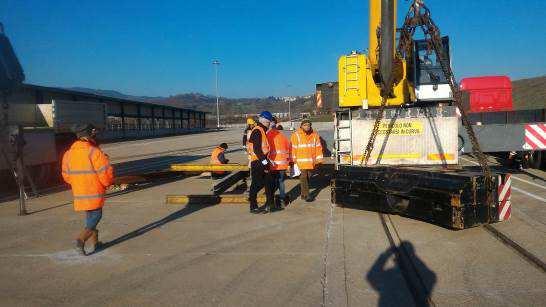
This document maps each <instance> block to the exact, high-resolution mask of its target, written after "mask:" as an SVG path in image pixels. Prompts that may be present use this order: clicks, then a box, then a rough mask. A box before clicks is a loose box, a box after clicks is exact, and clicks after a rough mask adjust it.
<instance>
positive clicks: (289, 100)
mask: <svg viewBox="0 0 546 307" xmlns="http://www.w3.org/2000/svg"><path fill="white" fill-rule="evenodd" d="M286 87H287V88H288V121H289V122H290V130H294V123H292V110H291V103H292V97H291V96H290V92H292V91H290V88H291V87H292V85H290V84H289V85H287V86H286Z"/></svg>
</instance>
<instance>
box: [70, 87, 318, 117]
mask: <svg viewBox="0 0 546 307" xmlns="http://www.w3.org/2000/svg"><path fill="white" fill-rule="evenodd" d="M69 89H70V90H73V91H78V92H84V93H90V94H95V95H102V96H108V97H112V98H120V99H128V100H135V101H143V102H151V103H155V104H160V105H166V106H174V107H179V108H187V109H192V110H198V111H205V112H210V113H213V114H215V113H216V97H214V96H209V95H204V94H201V93H185V94H178V95H174V96H169V97H147V96H131V95H126V94H123V93H120V92H118V91H114V90H99V89H91V88H85V87H72V88H69ZM292 99H293V101H292V102H291V111H292V112H293V113H294V114H298V113H300V112H312V111H313V109H314V107H315V102H314V101H315V100H314V96H313V95H308V96H305V97H292ZM263 110H269V111H270V112H273V113H286V112H288V102H287V101H286V100H285V99H284V98H281V97H273V96H270V97H262V98H260V97H257V98H226V97H220V114H221V115H222V117H236V116H240V115H244V114H257V113H259V112H261V111H263Z"/></svg>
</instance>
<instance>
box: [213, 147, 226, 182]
mask: <svg viewBox="0 0 546 307" xmlns="http://www.w3.org/2000/svg"><path fill="white" fill-rule="evenodd" d="M227 149H228V145H227V144H226V143H222V144H220V145H218V147H216V148H214V149H213V150H212V153H211V155H210V164H214V165H220V164H228V162H229V159H226V156H225V152H226V150H227ZM225 173H226V172H225V171H214V172H212V174H213V175H224V174H225Z"/></svg>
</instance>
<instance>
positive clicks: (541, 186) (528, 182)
mask: <svg viewBox="0 0 546 307" xmlns="http://www.w3.org/2000/svg"><path fill="white" fill-rule="evenodd" d="M512 178H514V179H515V180H518V181H521V182H525V183H527V184H530V185H532V186H535V187H538V188H541V189H544V190H546V186H543V185H540V184H537V183H534V182H531V181H529V180H525V179H521V178H518V177H515V176H514V175H512Z"/></svg>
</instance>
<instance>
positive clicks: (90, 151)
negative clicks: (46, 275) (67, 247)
mask: <svg viewBox="0 0 546 307" xmlns="http://www.w3.org/2000/svg"><path fill="white" fill-rule="evenodd" d="M72 131H73V132H74V133H75V134H76V137H77V140H76V141H75V142H74V143H73V144H72V146H71V147H70V149H68V151H66V153H65V154H64V156H63V159H62V177H63V179H64V181H65V182H66V183H68V184H69V185H70V187H71V188H72V195H73V197H74V210H75V211H79V212H85V228H84V229H83V230H82V231H81V232H80V234H79V236H78V237H77V238H76V250H77V251H78V253H80V254H81V255H86V253H85V243H86V242H87V240H90V241H91V245H92V253H93V252H95V251H96V250H97V249H98V248H100V245H101V243H100V241H99V231H98V230H97V224H98V223H99V221H100V220H101V218H102V207H103V206H104V195H105V191H106V188H108V187H109V186H110V185H112V184H113V183H114V169H113V168H112V166H111V165H110V161H109V159H108V156H107V155H106V154H105V153H104V152H102V150H100V149H99V147H98V145H97V141H96V134H97V130H96V129H95V127H94V126H93V125H91V124H79V125H75V126H74V127H73V128H72Z"/></svg>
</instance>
